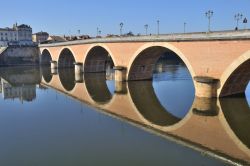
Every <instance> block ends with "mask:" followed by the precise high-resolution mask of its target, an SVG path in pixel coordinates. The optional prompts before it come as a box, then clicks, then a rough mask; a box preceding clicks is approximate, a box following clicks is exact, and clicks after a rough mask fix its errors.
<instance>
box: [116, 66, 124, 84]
mask: <svg viewBox="0 0 250 166" xmlns="http://www.w3.org/2000/svg"><path fill="white" fill-rule="evenodd" d="M114 70H115V81H126V74H127V69H126V67H123V66H115V67H114Z"/></svg>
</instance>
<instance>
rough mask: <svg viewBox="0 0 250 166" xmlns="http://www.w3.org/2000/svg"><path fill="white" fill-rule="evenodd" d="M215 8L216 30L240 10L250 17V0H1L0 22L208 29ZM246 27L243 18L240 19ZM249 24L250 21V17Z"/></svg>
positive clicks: (112, 29) (51, 27)
mask: <svg viewBox="0 0 250 166" xmlns="http://www.w3.org/2000/svg"><path fill="white" fill-rule="evenodd" d="M209 9H211V10H213V11H214V16H213V18H212V25H211V26H212V30H223V29H233V28H234V27H235V24H236V23H235V20H234V15H235V14H236V13H239V12H240V13H242V14H243V15H244V16H245V17H247V18H248V22H250V0H39V1H38V0H10V1H2V2H1V15H0V27H7V26H12V24H13V23H14V22H16V21H17V22H18V23H19V24H20V23H25V24H28V25H31V26H32V27H33V32H37V31H41V30H43V31H47V32H49V33H51V34H69V33H71V34H76V33H77V30H78V29H80V30H81V33H83V34H90V35H95V34H96V28H97V27H100V29H101V31H102V34H118V33H119V23H120V22H123V23H124V32H128V31H132V32H133V33H135V34H137V33H144V32H145V30H144V25H145V24H149V33H156V29H157V24H156V20H158V19H159V20H160V32H161V33H172V32H183V23H184V22H187V28H186V29H187V31H205V30H207V24H208V21H207V18H206V17H205V15H204V13H205V11H207V10H209ZM240 26H241V27H243V26H242V24H241V25H240ZM248 27H250V24H249V23H248Z"/></svg>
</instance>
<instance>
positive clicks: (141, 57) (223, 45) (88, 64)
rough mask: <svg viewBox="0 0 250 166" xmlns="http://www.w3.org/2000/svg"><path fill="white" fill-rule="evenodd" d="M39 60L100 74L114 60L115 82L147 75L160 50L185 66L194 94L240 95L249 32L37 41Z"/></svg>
mask: <svg viewBox="0 0 250 166" xmlns="http://www.w3.org/2000/svg"><path fill="white" fill-rule="evenodd" d="M39 49H40V58H41V59H40V60H41V64H50V63H51V68H52V73H53V72H56V71H57V68H68V67H75V73H82V72H84V73H99V72H105V63H106V60H107V58H108V57H110V58H111V59H112V60H113V63H114V66H115V67H114V69H115V80H116V81H136V80H148V79H152V75H153V68H154V64H155V63H156V62H157V60H158V59H159V57H160V56H161V55H162V54H163V53H168V54H175V55H176V56H178V57H179V58H180V59H181V60H182V61H183V62H184V63H185V65H186V66H187V68H188V70H189V72H190V74H191V76H192V78H193V82H194V86H195V94H196V96H197V97H205V98H213V97H226V96H232V95H243V94H244V92H245V89H246V87H247V85H248V83H249V78H250V30H244V31H223V32H210V33H190V34H169V35H160V36H157V35H153V36H142V37H137V36H135V37H118V38H102V39H90V40H79V41H70V42H63V43H54V44H41V45H39Z"/></svg>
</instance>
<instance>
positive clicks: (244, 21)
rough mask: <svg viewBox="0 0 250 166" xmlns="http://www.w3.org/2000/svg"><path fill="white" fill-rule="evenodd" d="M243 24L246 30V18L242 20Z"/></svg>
mask: <svg viewBox="0 0 250 166" xmlns="http://www.w3.org/2000/svg"><path fill="white" fill-rule="evenodd" d="M243 24H244V29H247V18H246V17H245V18H244V20H243Z"/></svg>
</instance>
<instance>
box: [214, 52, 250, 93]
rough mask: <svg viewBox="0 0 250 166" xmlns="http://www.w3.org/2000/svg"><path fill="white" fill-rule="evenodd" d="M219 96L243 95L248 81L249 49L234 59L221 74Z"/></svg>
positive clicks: (249, 69)
mask: <svg viewBox="0 0 250 166" xmlns="http://www.w3.org/2000/svg"><path fill="white" fill-rule="evenodd" d="M220 80H221V87H220V88H219V90H218V94H219V97H225V96H232V95H240V96H242V95H243V96H244V95H245V91H246V88H247V85H248V84H249V81H250V50H249V51H247V52H246V53H244V54H243V55H242V56H240V57H239V58H238V59H236V60H235V61H234V62H233V63H232V64H231V65H230V66H229V67H228V68H227V69H226V70H225V72H224V73H223V75H222V76H221V79H220Z"/></svg>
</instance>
